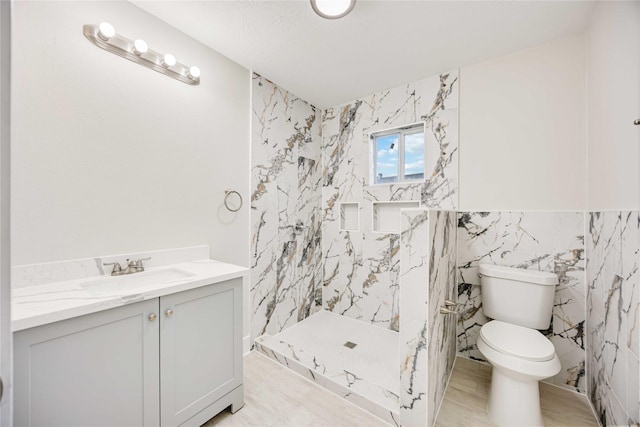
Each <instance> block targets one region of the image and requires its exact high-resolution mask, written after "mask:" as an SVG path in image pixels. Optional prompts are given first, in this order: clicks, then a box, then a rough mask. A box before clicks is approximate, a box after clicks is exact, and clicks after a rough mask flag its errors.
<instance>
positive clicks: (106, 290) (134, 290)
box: [11, 259, 249, 332]
mask: <svg viewBox="0 0 640 427" xmlns="http://www.w3.org/2000/svg"><path fill="white" fill-rule="evenodd" d="M176 270H179V271H180V272H182V273H185V275H188V276H187V277H185V276H184V275H181V274H179V273H177V274H173V276H181V277H178V278H175V277H169V276H172V275H171V274H169V275H168V278H167V279H165V280H164V282H163V281H162V280H160V281H159V282H158V281H154V280H147V282H150V283H148V284H143V285H140V284H138V285H134V286H131V287H127V283H125V282H123V280H127V279H131V278H135V280H139V279H143V281H144V279H145V277H146V278H149V277H151V276H154V277H159V276H158V274H159V273H161V272H163V271H164V272H166V271H169V272H171V271H173V272H175V271H176ZM248 272H249V269H248V268H245V267H240V266H237V265H233V264H227V263H224V262H220V261H213V260H209V259H207V260H200V261H191V262H183V263H179V264H173V265H166V266H163V267H158V268H149V269H147V270H146V271H144V272H140V273H134V274H131V275H123V276H116V277H111V276H93V277H88V278H84V279H78V280H69V281H65V282H57V283H49V284H46V285H39V286H30V287H26V288H18V289H14V290H12V297H11V304H12V305H11V320H12V322H11V325H12V329H13V331H14V332H17V331H20V330H23V329H28V328H33V327H36V326H41V325H45V324H47V323H52V322H57V321H60V320H65V319H70V318H73V317H78V316H82V315H85V314H90V313H95V312H98V311H102V310H107V309H109V308H114V307H120V306H123V305H126V304H131V303H134V302H138V301H145V300H148V299H152V298H158V297H161V296H163V295H169V294H173V293H176V292H181V291H186V290H189V289H194V288H198V287H201V286H205V285H210V284H214V283H218V282H223V281H225V280H229V279H234V278H237V277H244V276H246V275H247V274H248ZM109 280H113V282H114V283H116V284H114V286H111V285H110V284H109V283H107V282H108V281H109ZM117 283H119V284H117Z"/></svg>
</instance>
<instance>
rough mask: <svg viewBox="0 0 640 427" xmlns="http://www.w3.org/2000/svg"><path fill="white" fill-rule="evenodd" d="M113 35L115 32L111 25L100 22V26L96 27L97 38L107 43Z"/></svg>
mask: <svg viewBox="0 0 640 427" xmlns="http://www.w3.org/2000/svg"><path fill="white" fill-rule="evenodd" d="M115 35H116V30H115V29H114V28H113V25H111V24H109V23H108V22H101V23H100V25H98V36H99V37H100V38H101V39H102V40H105V41H107V40H109V39H110V38H111V37H113V36H115Z"/></svg>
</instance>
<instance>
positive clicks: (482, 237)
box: [457, 211, 586, 392]
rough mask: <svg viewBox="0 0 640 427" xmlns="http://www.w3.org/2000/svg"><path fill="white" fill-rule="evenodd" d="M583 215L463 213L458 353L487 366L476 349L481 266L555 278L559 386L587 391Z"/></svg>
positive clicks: (552, 332) (553, 336)
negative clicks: (546, 273)
mask: <svg viewBox="0 0 640 427" xmlns="http://www.w3.org/2000/svg"><path fill="white" fill-rule="evenodd" d="M584 218H585V216H584V213H583V212H505V211H501V212H459V213H458V301H459V302H460V303H462V304H463V306H462V307H461V315H460V316H459V320H458V331H457V334H458V352H459V353H460V354H461V355H463V356H465V357H468V358H471V359H474V360H479V361H485V360H484V358H483V357H482V354H481V353H480V352H479V351H478V348H477V346H476V342H477V338H478V334H479V332H480V328H481V327H482V325H483V324H485V323H486V322H487V321H488V319H487V318H486V317H485V316H484V315H483V313H482V295H481V293H480V287H479V286H477V285H478V284H479V279H478V265H479V264H480V263H489V264H497V265H504V266H509V267H518V268H528V269H535V270H540V271H549V272H554V273H556V274H557V275H558V278H559V281H560V283H559V285H558V286H557V287H556V293H555V301H554V307H553V316H552V322H551V326H550V327H549V329H548V330H546V331H543V333H544V334H545V335H546V336H547V337H548V338H549V339H550V340H551V342H552V343H553V345H554V346H555V348H556V353H557V354H558V357H559V358H560V362H561V365H562V369H561V371H560V373H559V374H558V375H556V376H555V377H552V378H550V379H548V380H547V381H548V382H551V383H553V384H556V385H559V386H563V387H567V388H571V389H575V390H577V391H580V392H585V390H586V378H585V357H586V356H585V350H586V349H585V318H586V313H585V292H586V287H585V280H586V279H585V271H584V270H585V241H584V235H585V223H584Z"/></svg>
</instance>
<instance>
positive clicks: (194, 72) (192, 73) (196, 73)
mask: <svg viewBox="0 0 640 427" xmlns="http://www.w3.org/2000/svg"><path fill="white" fill-rule="evenodd" d="M187 75H188V76H189V77H191V79H192V80H196V79H197V78H198V77H200V68H198V67H196V66H195V65H192V66H191V67H189V71H188V72H187Z"/></svg>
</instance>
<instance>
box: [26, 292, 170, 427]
mask: <svg viewBox="0 0 640 427" xmlns="http://www.w3.org/2000/svg"><path fill="white" fill-rule="evenodd" d="M154 314H155V315H156V316H157V314H158V299H153V300H149V301H144V302H140V303H135V304H130V305H126V306H123V307H119V308H114V309H110V310H106V311H101V312H98V313H95V314H90V315H86V316H81V317H78V318H74V319H70V320H65V321H61V322H56V323H51V324H48V325H44V326H40V327H37V328H32V329H27V330H24V331H20V332H17V333H15V334H14V351H15V353H14V363H15V366H14V379H15V381H14V385H15V387H14V420H15V426H16V427H21V426H33V427H35V426H47V427H54V426H64V427H72V426H82V427H86V426H105V427H107V426H108V427H113V426H120V427H124V426H149V427H150V426H156V427H157V426H158V425H159V424H160V420H159V413H160V408H159V366H158V365H159V355H158V349H159V342H158V338H159V337H158V319H157V317H155V318H154V316H153V315H154Z"/></svg>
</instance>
